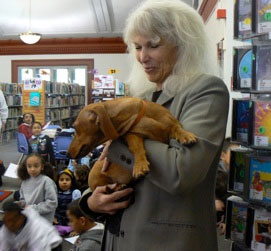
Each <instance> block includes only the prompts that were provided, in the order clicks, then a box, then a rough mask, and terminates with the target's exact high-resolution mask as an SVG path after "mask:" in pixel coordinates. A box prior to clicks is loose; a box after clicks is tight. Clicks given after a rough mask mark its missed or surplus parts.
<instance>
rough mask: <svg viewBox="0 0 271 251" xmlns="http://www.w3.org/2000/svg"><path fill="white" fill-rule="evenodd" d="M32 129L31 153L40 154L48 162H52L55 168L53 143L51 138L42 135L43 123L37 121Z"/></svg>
mask: <svg viewBox="0 0 271 251" xmlns="http://www.w3.org/2000/svg"><path fill="white" fill-rule="evenodd" d="M31 128H32V134H33V135H32V136H31V137H30V139H29V140H28V142H29V148H30V153H32V152H35V153H39V154H40V155H41V156H42V157H43V158H44V160H45V161H46V162H50V163H51V164H52V165H53V166H55V155H54V149H53V146H52V141H51V139H50V138H49V136H47V135H44V134H42V133H41V130H42V125H41V123H40V122H37V121H36V122H34V123H33V124H32V126H31Z"/></svg>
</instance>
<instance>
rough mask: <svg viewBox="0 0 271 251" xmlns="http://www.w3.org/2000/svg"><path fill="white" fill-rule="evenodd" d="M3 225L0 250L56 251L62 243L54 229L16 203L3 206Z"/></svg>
mask: <svg viewBox="0 0 271 251" xmlns="http://www.w3.org/2000/svg"><path fill="white" fill-rule="evenodd" d="M3 210H4V217H3V222H4V225H3V226H2V227H1V229H0V250H1V251H11V250H48V251H49V250H56V249H57V248H58V247H59V245H61V243H62V238H61V237H60V236H59V234H58V232H57V231H56V229H55V228H54V227H53V226H52V224H50V223H49V222H48V221H47V220H45V219H44V218H42V217H41V216H40V215H39V214H38V213H37V212H36V211H35V210H33V209H32V208H31V207H28V208H26V209H25V210H23V209H22V208H20V206H19V205H18V204H17V203H14V202H10V201H6V202H5V203H4V205H3Z"/></svg>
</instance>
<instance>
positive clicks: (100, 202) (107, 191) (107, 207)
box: [87, 184, 133, 215]
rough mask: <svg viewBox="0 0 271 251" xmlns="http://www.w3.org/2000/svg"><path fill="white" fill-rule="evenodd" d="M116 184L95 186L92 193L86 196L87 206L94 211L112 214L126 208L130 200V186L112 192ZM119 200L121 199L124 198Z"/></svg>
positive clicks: (131, 190)
mask: <svg viewBox="0 0 271 251" xmlns="http://www.w3.org/2000/svg"><path fill="white" fill-rule="evenodd" d="M115 187H116V184H110V185H106V186H100V187H97V188H96V189H95V190H94V192H93V193H92V195H91V196H90V197H89V198H88V201H87V203H88V207H89V208H90V209H91V210H92V211H93V212H96V213H104V214H110V215H114V214H115V213H116V212H117V211H118V210H120V209H124V208H127V207H128V206H129V204H130V201H131V196H129V198H127V199H126V198H125V196H128V195H131V193H132V192H133V189H132V188H126V189H123V190H120V191H116V192H114V191H113V189H114V188H115ZM124 198H125V200H122V201H120V200H121V199H124Z"/></svg>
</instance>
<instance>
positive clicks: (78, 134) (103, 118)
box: [68, 103, 118, 159]
mask: <svg viewBox="0 0 271 251" xmlns="http://www.w3.org/2000/svg"><path fill="white" fill-rule="evenodd" d="M74 128H75V136H74V139H73V141H72V143H71V145H70V147H69V150H68V155H69V156H70V157H71V158H73V159H77V158H81V157H84V156H86V155H87V154H88V153H89V152H90V151H92V150H93V149H94V148H95V147H96V146H99V145H100V144H102V143H104V142H105V141H107V140H109V139H116V138H117V137H118V134H117V132H116V130H115V128H114V126H113V125H112V122H111V120H110V117H109V115H108V113H107V111H106V110H105V107H104V105H103V104H102V103H95V104H90V105H88V106H86V107H85V108H84V109H83V110H82V111H80V113H79V115H78V117H77V119H76V120H75V122H74Z"/></svg>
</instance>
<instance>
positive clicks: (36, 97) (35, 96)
mask: <svg viewBox="0 0 271 251" xmlns="http://www.w3.org/2000/svg"><path fill="white" fill-rule="evenodd" d="M29 105H30V106H40V92H30V98H29Z"/></svg>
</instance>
